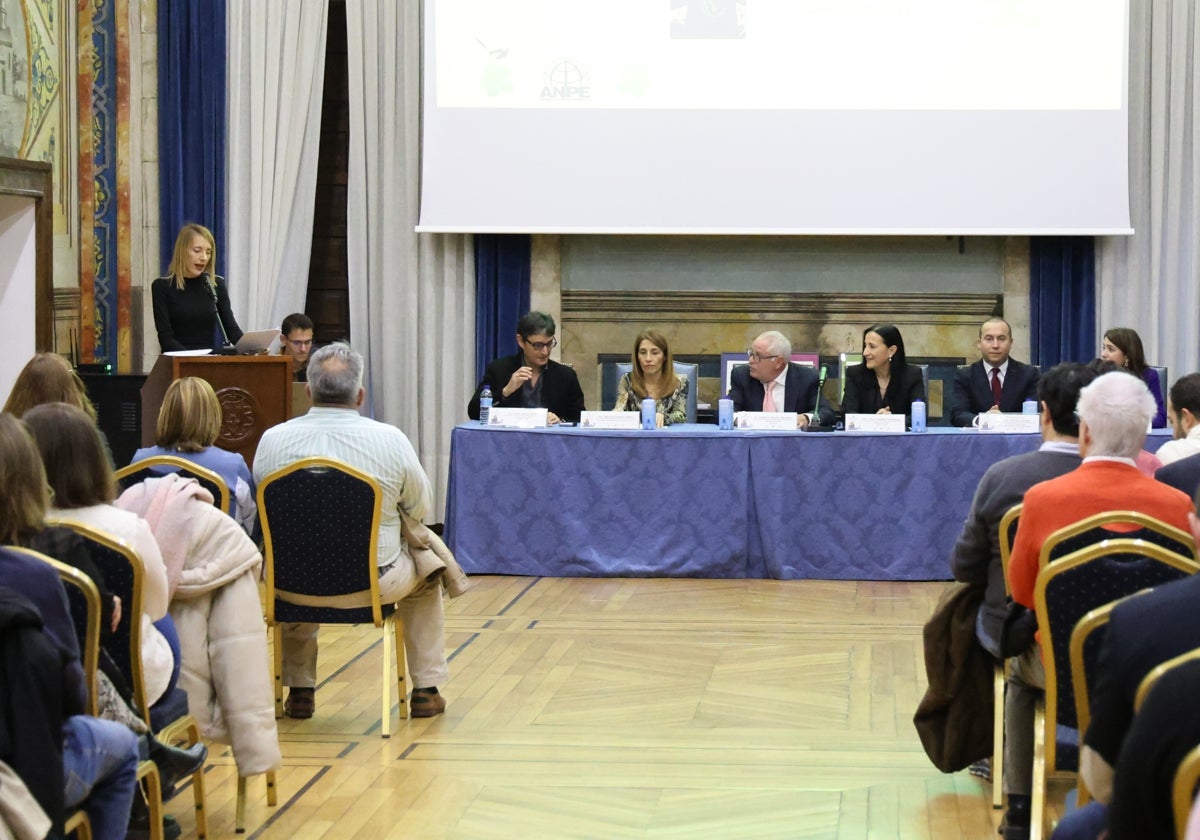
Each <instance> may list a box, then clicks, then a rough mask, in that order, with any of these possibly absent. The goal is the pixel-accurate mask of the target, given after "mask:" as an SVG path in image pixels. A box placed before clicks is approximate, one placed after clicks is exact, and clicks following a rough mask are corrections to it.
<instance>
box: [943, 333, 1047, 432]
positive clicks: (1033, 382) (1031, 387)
mask: <svg viewBox="0 0 1200 840" xmlns="http://www.w3.org/2000/svg"><path fill="white" fill-rule="evenodd" d="M1012 345H1013V339H1012V327H1011V326H1009V323H1008V321H1005V320H1004V319H1003V318H989V319H988V320H987V321H984V322H983V324H982V326H980V327H979V340H978V341H976V342H975V347H976V348H978V350H979V352H980V355H982V356H983V358H982V359H980V360H979V361H977V362H975V363H973V364H972V365H970V366H969V367H967V368H966V369H965V370H959V371H958V373H956V374H955V376H954V389H953V391H951V394H950V423H951V424H952V425H954V426H970V425H971V423H972V421H974V419H975V416H976V415H977V414H980V413H982V412H985V411H1020V410H1021V409H1022V404H1023V403H1024V402H1025V401H1026V400H1032V399H1037V382H1038V369H1037V368H1035V367H1034V366H1033V365H1027V364H1024V363H1023V362H1018V361H1017V360H1016V359H1014V358H1012V357H1011V356H1009V353H1010V352H1012Z"/></svg>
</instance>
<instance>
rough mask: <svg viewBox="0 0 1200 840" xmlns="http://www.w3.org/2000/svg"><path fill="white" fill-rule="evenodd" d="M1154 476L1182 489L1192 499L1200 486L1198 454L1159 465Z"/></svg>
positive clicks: (1199, 460) (1199, 459) (1199, 457)
mask: <svg viewBox="0 0 1200 840" xmlns="http://www.w3.org/2000/svg"><path fill="white" fill-rule="evenodd" d="M1154 477H1155V478H1156V479H1157V480H1159V481H1161V482H1162V483H1163V484H1169V485H1171V486H1172V487H1174V488H1175V489H1176V490H1182V491H1183V492H1184V493H1187V494H1188V495H1189V496H1191V497H1192V498H1193V499H1194V498H1195V497H1196V490H1197V488H1200V454H1197V455H1189V456H1187V457H1186V458H1180V459H1179V460H1178V461H1172V462H1171V463H1169V464H1167V465H1166V466H1165V467H1159V468H1158V471H1157V472H1155V473H1154Z"/></svg>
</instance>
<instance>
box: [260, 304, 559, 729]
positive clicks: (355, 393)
mask: <svg viewBox="0 0 1200 840" xmlns="http://www.w3.org/2000/svg"><path fill="white" fill-rule="evenodd" d="M535 314H536V313H535ZM522 323H523V324H525V321H524V320H523V321H522ZM525 326H526V327H527V328H528V324H525ZM550 332H551V333H552V332H553V322H551V326H550ZM528 335H529V336H530V341H531V342H533V341H543V339H545V338H546V337H547V335H548V334H547V333H546V332H545V331H544V330H536V331H534V330H532V329H531V328H530V331H529V332H528ZM522 340H524V339H522ZM548 351H549V348H548V347H546V348H544V349H543V350H542V351H538V350H536V349H531V350H530V351H529V352H539V353H543V354H548ZM544 358H545V355H543V360H544ZM510 361H511V360H510ZM495 367H496V366H495V365H493V368H495ZM563 370H569V369H566V368H563ZM362 372H363V360H362V356H360V355H359V354H358V353H356V352H354V351H353V350H351V349H350V346H349V345H348V344H345V343H343V342H337V343H334V344H330V345H327V346H325V347H322V348H321V349H320V350H317V351H316V352H315V353H313V355H312V358H311V359H310V360H309V363H308V392H309V395H310V396H311V398H312V403H313V407H312V409H311V410H310V411H309V412H308V413H307V414H305V415H304V416H302V417H295V418H292V419H291V420H289V421H287V422H286V423H283V424H281V425H278V426H274V427H273V428H270V429H268V430H267V431H266V433H265V434H264V435H263V436H262V440H261V441H259V444H258V451H257V453H256V455H255V457H254V477H255V479H256V480H257V481H259V482H260V483H261V482H262V481H263V479H264V478H266V477H267V476H268V475H270V474H271V473H274V472H277V471H279V470H281V469H283V468H285V467H288V466H291V465H292V464H294V463H296V462H297V461H300V460H302V459H305V458H313V457H324V458H334V459H336V460H339V461H342V462H344V463H346V464H349V465H350V466H352V467H354V468H355V469H357V470H359V471H361V472H364V473H366V474H368V475H370V476H372V477H374V478H375V479H376V480H377V481H379V483H380V484H381V485H382V488H383V516H382V518H381V519H380V522H379V539H378V552H379V556H378V558H377V563H378V566H379V597H380V601H381V602H382V603H389V604H390V603H394V604H395V605H396V611H397V614H398V615H399V617H400V618H401V619H402V620H403V622H404V644H405V648H406V651H407V654H408V667H409V671H410V673H411V675H412V682H413V686H414V689H413V693H412V698H411V706H412V715H413V717H433V716H434V715H438V714H441V713H442V712H443V711H444V710H445V708H446V700H445V698H444V697H443V696H442V695H441V694H439V693H438V689H437V686H438V685H441V684H444V683H445V681H446V679H447V677H448V676H449V670H448V669H447V667H446V652H445V647H444V644H445V631H444V624H445V617H444V615H443V612H442V596H441V588H440V585H439V584H440V578H441V577H442V576H443V575H444V574H445V573H446V564H444V563H440V561H439V564H440V565H439V567H437V568H432V569H430V568H420V569H418V567H417V565H416V563H415V562H414V558H413V554H412V552H411V551H410V549H409V547H408V545H407V543H406V542H405V540H404V536H403V534H402V524H401V523H402V517H409V518H411V519H412V520H415V521H417V522H420V521H421V520H422V519H423V518H424V516H425V514H426V512H427V511H428V510H429V499H430V489H429V479H428V478H427V477H426V475H425V471H424V469H422V467H421V462H420V460H418V458H417V453H416V451H415V450H414V449H413V447H412V444H411V443H409V440H408V438H407V437H405V435H404V433H403V432H402V431H400V430H399V429H397V428H396V427H395V426H389V425H388V424H386V423H379V422H377V421H375V420H371V419H369V418H367V417H363V416H362V415H361V414H359V408H361V407H362V404H363V401H364V400H365V398H366V391H365V390H364V389H363V387H362ZM494 372H495V371H493V373H494ZM548 375H549V374H548V373H547V376H548ZM570 380H571V381H572V382H574V383H575V387H576V388H578V387H579V385H578V381H577V380H575V374H574V373H571V374H570ZM486 381H488V380H486V379H485V382H486ZM548 382H549V380H548V379H547V384H548ZM475 404H476V406H477V405H478V403H477V401H476V403H475ZM579 404H580V407H582V398H581V399H580V401H579ZM432 554H433V553H432V552H422V556H431V555H432ZM369 604H370V598H369V596H368V595H367V593H363V595H362V597H355V596H347V597H346V598H345V599H344V603H343V604H339V605H344V606H347V607H354V606H368V605H369ZM318 626H319V625H316V624H300V623H293V624H285V625H284V626H283V630H282V637H283V645H282V648H283V651H282V653H283V674H282V678H283V683H284V685H286V686H288V687H289V688H290V691H289V692H288V696H287V699H286V701H285V705H284V711H285V713H286V714H287V715H288V716H289V717H293V718H307V717H311V716H312V715H313V712H314V709H315V707H316V698H315V686H316V678H317V673H316V672H317V629H318Z"/></svg>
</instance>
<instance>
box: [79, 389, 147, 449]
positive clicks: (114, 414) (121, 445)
mask: <svg viewBox="0 0 1200 840" xmlns="http://www.w3.org/2000/svg"><path fill="white" fill-rule="evenodd" d="M79 378H80V379H82V380H83V384H84V386H85V387H86V388H87V392H88V398H89V399H91V401H92V405H94V406H96V420H97V423H98V424H99V426H100V431H102V432H104V436H105V437H106V438H108V446H109V449H110V450H112V457H113V466H115V467H123V466H125V465H126V464H128V463H129V462H130V461H132V460H133V453H134V452H136V451H137V450H138V449H140V448H141V446H142V383H144V382H145V381H146V377H145V375H144V374H140V373H136V374H133V373H115V374H107V375H106V374H100V373H89V372H85V371H84V370H80V371H79Z"/></svg>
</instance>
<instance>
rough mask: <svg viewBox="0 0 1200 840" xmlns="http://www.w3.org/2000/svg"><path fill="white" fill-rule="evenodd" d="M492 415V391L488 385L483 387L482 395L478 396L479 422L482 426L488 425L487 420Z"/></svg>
mask: <svg viewBox="0 0 1200 840" xmlns="http://www.w3.org/2000/svg"><path fill="white" fill-rule="evenodd" d="M491 414H492V389H491V386H489V385H484V386H483V393H481V394H480V395H479V422H480V423H482V424H483V425H485V426H486V425H487V424H488V418H489V417H490V416H491Z"/></svg>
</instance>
